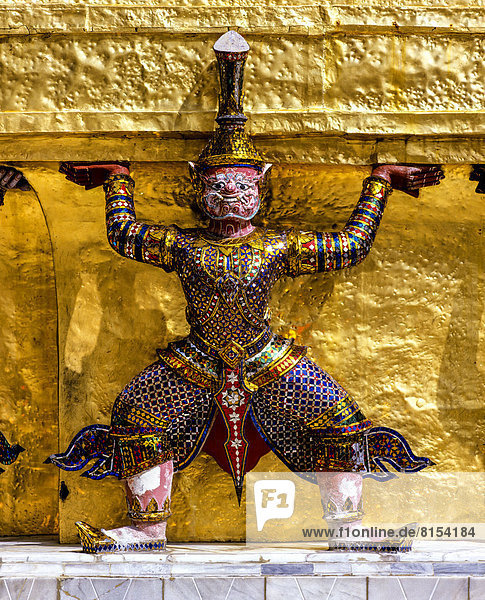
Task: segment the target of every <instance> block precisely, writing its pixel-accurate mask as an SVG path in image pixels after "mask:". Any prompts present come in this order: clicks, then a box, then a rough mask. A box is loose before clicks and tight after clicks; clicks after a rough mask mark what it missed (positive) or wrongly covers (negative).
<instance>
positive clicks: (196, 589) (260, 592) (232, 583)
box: [164, 577, 264, 600]
mask: <svg viewBox="0 0 485 600" xmlns="http://www.w3.org/2000/svg"><path fill="white" fill-rule="evenodd" d="M164 600H264V579H263V578H262V577H205V578H204V577H177V578H174V579H166V580H165V592H164Z"/></svg>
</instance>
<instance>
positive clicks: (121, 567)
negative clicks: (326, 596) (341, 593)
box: [0, 538, 485, 576]
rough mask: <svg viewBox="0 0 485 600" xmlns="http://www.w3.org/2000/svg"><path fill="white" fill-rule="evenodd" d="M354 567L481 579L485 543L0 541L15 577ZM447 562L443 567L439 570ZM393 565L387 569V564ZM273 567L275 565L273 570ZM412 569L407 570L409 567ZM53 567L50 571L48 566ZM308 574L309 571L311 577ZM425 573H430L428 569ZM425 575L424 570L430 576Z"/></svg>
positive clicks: (2, 557)
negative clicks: (378, 548)
mask: <svg viewBox="0 0 485 600" xmlns="http://www.w3.org/2000/svg"><path fill="white" fill-rule="evenodd" d="M339 563H340V564H342V563H346V564H349V565H354V567H353V568H351V569H350V571H349V574H354V573H355V574H359V573H360V574H364V573H365V574H369V573H374V572H381V573H382V574H385V573H389V572H391V565H393V564H394V565H396V563H400V564H401V565H402V566H401V567H399V568H397V566H394V567H393V569H392V571H396V570H397V571H399V572H401V573H406V572H407V571H410V572H412V565H418V564H423V563H433V564H434V565H435V567H434V568H435V570H436V569H437V570H441V572H446V568H447V567H446V565H451V567H450V568H451V569H452V570H453V565H454V566H455V567H456V571H457V573H458V572H460V571H461V569H462V568H464V569H466V566H467V564H468V565H469V566H470V568H471V571H474V574H476V575H481V574H482V573H481V569H482V568H485V544H483V543H478V542H449V541H447V542H415V546H414V549H413V551H412V552H408V553H402V554H385V553H382V554H379V553H371V552H369V553H357V552H350V553H347V552H330V551H328V550H327V549H326V546H325V545H324V544H320V545H316V544H314V545H310V544H309V545H301V546H298V545H296V544H295V545H287V546H279V547H268V546H257V547H255V546H251V545H245V544H169V545H168V548H167V552H153V553H136V552H131V553H124V554H104V555H103V554H101V555H90V554H85V553H83V552H81V551H80V546H63V545H60V544H58V543H57V542H56V541H55V540H54V539H52V538H0V575H3V574H7V573H8V574H10V575H13V574H15V573H16V572H17V570H18V569H23V571H24V572H25V571H30V572H32V573H34V572H35V571H36V570H38V571H42V570H44V572H46V569H47V570H49V571H50V570H52V574H53V575H56V574H68V575H81V574H83V573H84V572H88V571H89V573H91V574H94V573H95V572H96V573H99V574H106V575H108V576H109V575H115V574H120V573H121V572H123V571H126V567H127V565H128V564H130V565H133V570H136V571H137V572H138V573H141V572H144V574H145V575H146V576H148V575H159V576H164V575H169V574H170V575H183V574H184V573H188V572H191V573H194V572H201V573H202V572H205V573H214V574H215V573H216V572H219V573H229V572H231V573H233V574H234V575H238V574H239V575H255V574H265V572H266V573H267V574H273V572H274V574H276V573H277V571H278V569H279V572H278V574H283V572H284V571H285V565H292V566H293V569H294V574H301V575H305V574H310V570H309V567H310V565H313V566H314V567H315V568H314V569H312V570H311V571H312V573H313V572H314V573H317V572H319V573H323V572H325V569H326V568H327V567H328V568H330V567H331V566H332V565H333V566H334V567H335V572H339V571H342V570H343V569H342V567H343V565H342V567H341V568H339V567H338V564H339ZM439 563H442V564H441V567H440V566H439ZM386 564H387V565H388V566H387V567H386V566H385V565H386ZM271 565H272V566H271ZM406 565H407V566H406ZM49 566H50V567H51V568H52V569H49V568H48V567H49ZM307 571H308V573H307ZM424 571H425V570H424ZM424 571H423V572H424ZM484 574H485V573H484Z"/></svg>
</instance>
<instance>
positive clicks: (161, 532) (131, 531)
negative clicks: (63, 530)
mask: <svg viewBox="0 0 485 600" xmlns="http://www.w3.org/2000/svg"><path fill="white" fill-rule="evenodd" d="M172 477H173V462H172V461H171V460H170V461H167V462H165V463H163V464H161V465H157V466H156V467H153V468H151V469H149V470H148V471H144V472H143V473H139V474H138V475H134V476H133V477H129V478H128V479H125V480H124V486H125V491H126V499H127V503H128V506H129V512H128V514H129V516H130V518H131V521H132V524H131V525H126V526H125V527H118V528H116V529H108V530H105V529H102V531H103V533H105V534H107V535H108V536H109V537H110V538H112V539H113V540H114V541H116V542H118V543H121V544H129V543H133V542H148V541H152V540H165V539H166V536H165V530H166V528H167V519H168V517H169V516H170V496H171V492H172Z"/></svg>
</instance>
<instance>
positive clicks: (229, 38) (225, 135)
mask: <svg viewBox="0 0 485 600" xmlns="http://www.w3.org/2000/svg"><path fill="white" fill-rule="evenodd" d="M214 52H215V54H216V58H217V62H218V65H219V79H220V84H221V93H220V95H219V110H218V113H217V117H216V122H217V124H218V128H217V129H216V130H215V132H214V134H213V136H212V138H211V140H210V141H209V143H208V144H207V146H206V147H205V148H204V150H203V151H202V153H201V154H200V156H199V158H198V160H197V165H199V166H201V167H212V166H222V165H238V164H243V165H250V166H253V167H259V168H260V167H262V166H263V164H264V159H263V157H262V156H261V154H260V153H259V152H258V151H257V150H256V148H255V147H254V145H253V143H252V141H251V138H250V137H249V135H248V134H247V133H245V131H244V126H245V124H246V121H247V120H248V118H247V117H246V115H245V114H244V111H243V100H244V93H243V80H244V65H245V63H246V58H247V56H248V53H249V45H248V43H247V42H246V40H245V39H244V38H243V37H242V35H239V33H237V32H236V31H228V32H227V33H225V34H224V35H223V36H221V37H220V38H219V39H218V40H217V42H216V43H215V44H214Z"/></svg>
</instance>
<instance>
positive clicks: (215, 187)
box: [211, 181, 224, 190]
mask: <svg viewBox="0 0 485 600" xmlns="http://www.w3.org/2000/svg"><path fill="white" fill-rule="evenodd" d="M211 188H212V189H213V190H222V189H223V188H224V182H223V181H216V182H215V183H213V184H211Z"/></svg>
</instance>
